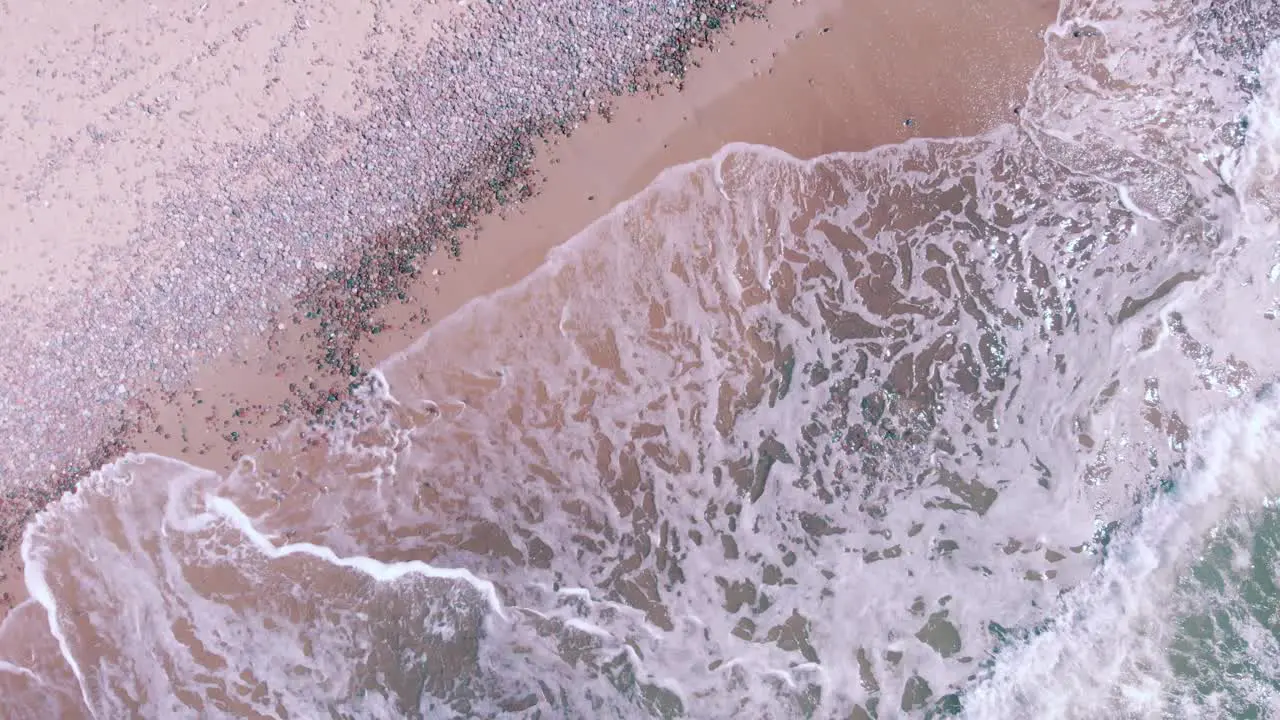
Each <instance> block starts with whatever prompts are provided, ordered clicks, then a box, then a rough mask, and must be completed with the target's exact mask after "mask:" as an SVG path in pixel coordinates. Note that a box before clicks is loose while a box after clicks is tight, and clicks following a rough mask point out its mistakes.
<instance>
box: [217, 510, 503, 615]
mask: <svg viewBox="0 0 1280 720" xmlns="http://www.w3.org/2000/svg"><path fill="white" fill-rule="evenodd" d="M205 502H206V503H207V504H208V506H209V509H210V510H212V511H213V512H215V513H217V514H218V515H220V516H221V517H222V518H224V519H226V520H227V521H228V522H230V523H231V525H232V526H233V527H235V528H236V530H238V531H240V533H241V534H243V535H244V536H245V538H246V539H248V540H249V542H250V543H251V544H252V545H253V546H254V547H255V548H257V549H258V550H259V551H260V552H262V553H263V554H264V555H266V556H267V557H270V558H282V557H286V556H288V555H295V554H296V555H308V556H311V557H315V558H319V559H320V560H324V561H325V562H328V563H329V564H331V565H336V566H338V567H345V568H351V569H352V570H358V571H360V572H362V573H364V574H365V575H368V576H369V577H371V578H373V579H374V580H375V581H376V582H395V581H397V580H399V579H401V578H403V577H405V576H407V575H421V576H423V577H429V578H439V579H442V580H461V581H463V582H465V583H467V584H469V585H471V587H473V588H475V590H476V592H479V593H480V594H481V595H483V596H484V598H485V600H486V601H487V602H488V604H489V608H490V609H491V610H493V612H494V613H495V614H497V615H498V616H499V617H501V618H502V619H504V620H506V619H507V614H506V612H505V611H504V610H503V606H502V600H501V598H499V597H498V591H497V588H495V587H494V585H493V583H491V582H489V581H488V580H485V579H483V578H480V577H477V576H476V575H475V574H474V573H472V572H471V571H470V570H466V569H462V568H440V567H436V566H434V565H429V564H427V563H424V562H421V561H419V560H410V561H406V562H394V563H385V562H381V561H379V560H376V559H374V558H371V557H340V556H339V555H338V554H337V553H335V552H334V551H333V550H331V549H330V548H327V547H324V546H322V545H315V544H312V543H305V542H304V543H287V544H284V545H279V546H277V545H275V544H274V543H272V542H271V540H270V539H269V538H268V537H267V536H265V535H263V534H262V533H261V532H259V531H258V530H257V528H255V527H254V526H253V523H252V521H250V520H249V517H248V516H247V515H245V514H244V512H243V511H241V510H240V508H239V507H238V506H237V505H236V504H235V503H233V502H231V501H230V500H228V499H226V498H223V497H218V496H217V495H213V494H207V495H205Z"/></svg>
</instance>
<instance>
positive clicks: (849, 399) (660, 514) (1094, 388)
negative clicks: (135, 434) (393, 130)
mask: <svg viewBox="0 0 1280 720" xmlns="http://www.w3.org/2000/svg"><path fill="white" fill-rule="evenodd" d="M1260 7H1263V6H1253V5H1250V4H1249V3H1247V2H1241V3H1237V4H1235V5H1230V6H1228V5H1224V4H1222V3H1200V4H1199V5H1194V6H1188V7H1185V8H1184V7H1179V8H1177V9H1170V8H1169V7H1168V6H1167V5H1166V4H1162V3H1142V2H1136V1H1134V0H1126V1H1125V2H1115V3H1108V2H1093V3H1087V4H1083V3H1082V4H1075V3H1070V2H1069V3H1067V4H1066V5H1065V6H1064V8H1063V12H1062V17H1063V18H1066V20H1064V22H1062V23H1061V24H1060V25H1059V26H1057V27H1055V28H1054V29H1053V30H1052V31H1051V32H1050V33H1049V35H1048V36H1047V38H1046V56H1045V61H1044V64H1043V65H1042V67H1041V68H1040V70H1039V71H1038V73H1037V76H1036V79H1035V81H1034V82H1033V84H1032V96H1031V100H1030V101H1029V102H1028V104H1027V105H1026V106H1025V107H1024V108H1023V109H1022V111H1021V115H1020V122H1019V125H1018V126H1017V127H1006V128H1002V129H999V130H997V131H994V132H992V133H990V134H988V135H985V136H982V137H977V138H971V139H963V140H955V141H945V142H943V141H935V142H912V143H909V144H906V145H901V146H893V147H885V148H880V149H878V150H875V151H872V152H869V153H859V154H842V155H831V156H826V157H822V158H818V159H816V160H814V161H811V162H799V161H797V160H795V159H793V158H790V157H787V156H785V155H783V154H782V153H780V152H777V151H775V150H772V149H770V148H765V147H758V146H730V147H728V148H726V149H725V150H723V151H722V152H720V153H719V154H717V155H716V156H715V157H714V158H710V159H708V160H705V161H702V162H698V163H694V164H691V165H688V166H682V167H678V168H673V169H671V170H669V171H667V172H666V173H664V174H663V175H662V176H661V177H660V178H659V179H658V180H656V181H655V182H654V183H653V185H651V186H650V187H649V188H648V189H646V190H645V191H644V192H642V193H641V194H640V195H638V196H637V197H635V198H633V199H632V200H630V201H628V202H627V203H625V204H624V205H622V206H620V207H619V208H617V209H616V210H615V211H614V212H612V213H611V214H610V215H609V216H607V217H605V218H603V219H601V220H600V221H599V222H597V223H596V224H594V225H593V226H592V227H591V228H589V229H588V230H587V231H586V232H584V233H583V234H582V235H580V236H578V237H576V238H573V239H572V240H570V241H569V242H568V243H566V244H565V245H564V246H562V247H561V248H559V249H557V250H556V251H555V252H554V253H553V255H552V257H551V258H550V259H549V260H548V262H547V264H546V265H545V266H544V267H542V268H541V269H539V270H538V271H537V272H536V273H535V274H534V275H533V276H531V277H530V278H527V279H526V280H524V281H522V282H521V283H520V284H518V285H517V286H515V287H513V288H510V289H507V290H505V291H502V292H500V293H497V294H496V295H494V296H491V297H488V298H483V299H480V300H478V301H475V302H473V303H471V304H470V305H468V306H467V307H465V308H464V309H463V310H462V311H460V312H458V313H457V314H455V315H454V316H451V317H450V318H447V319H446V320H445V321H443V322H442V323H440V324H439V325H438V326H437V327H436V328H434V329H433V330H432V331H431V332H430V333H428V334H427V335H426V336H425V337H423V338H422V339H421V340H420V341H419V343H418V344H417V345H416V346H415V347H413V348H411V349H410V350H409V351H407V352H405V353H403V354H402V355H401V356H399V357H397V358H395V359H393V360H392V361H390V362H388V363H386V364H385V365H384V366H383V367H382V368H380V369H379V371H378V372H376V373H374V374H373V375H371V377H370V379H369V382H368V386H367V388H366V389H365V391H364V393H363V399H362V401H361V402H360V403H357V404H355V405H353V406H352V407H351V408H349V409H348V412H347V413H346V414H345V415H344V416H343V417H342V419H341V420H340V421H339V422H338V423H337V424H336V425H335V426H334V427H330V428H328V429H326V430H322V431H316V430H310V431H307V430H299V429H294V430H292V431H291V432H289V433H287V434H285V435H283V436H282V437H281V439H280V442H279V446H278V447H277V448H276V449H275V450H274V451H273V452H271V453H266V454H264V455H261V456H259V457H256V458H252V459H249V460H246V461H244V462H243V463H242V465H241V467H240V468H238V469H237V471H236V472H234V473H232V474H230V475H229V476H227V477H218V476H217V475H215V474H213V473H210V472H207V471H204V470H201V469H199V468H194V467H190V466H187V465H184V464H182V463H178V462H176V461H173V460H170V459H166V458H160V457H155V456H135V457H131V458H127V459H126V460H123V461H121V462H119V463H117V464H116V465H114V466H112V467H109V468H106V469H104V470H103V471H102V472H101V473H99V474H98V475H96V476H95V477H94V478H92V479H91V480H90V481H89V482H87V483H86V484H85V487H84V489H82V490H81V492H80V493H79V494H78V495H76V496H74V497H68V498H66V499H64V500H63V501H61V502H60V503H59V504H57V505H56V506H54V507H52V508H50V509H49V510H48V511H46V512H45V513H44V514H42V515H41V516H40V517H39V518H38V519H37V520H36V521H35V522H34V523H33V525H32V527H31V528H30V530H29V532H28V534H27V536H26V539H25V543H24V547H23V553H24V558H25V560H26V563H27V571H26V572H27V575H26V579H27V584H28V587H29V589H30V590H31V591H32V597H33V600H32V601H30V602H29V603H28V604H27V605H25V606H23V607H22V608H21V609H20V610H18V611H17V612H15V613H14V614H13V615H11V618H10V620H8V621H7V622H6V624H5V625H4V627H3V628H0V660H3V662H4V663H5V664H0V691H3V692H4V693H6V694H5V695H4V697H5V698H6V700H5V704H6V716H13V717H49V716H51V714H53V715H57V714H70V713H74V712H76V709H77V708H79V711H80V712H82V713H83V711H84V708H85V707H87V708H89V709H91V711H92V714H94V715H96V716H97V717H103V718H105V717H124V716H142V717H169V716H174V717H178V716H204V717H224V716H229V717H291V718H298V717H452V716H457V717H476V716H478V717H501V716H507V717H681V716H686V717H727V716H730V715H733V714H737V715H741V716H745V717H823V718H826V717H838V718H847V717H854V718H863V717H881V718H888V717H922V716H931V715H934V716H936V715H940V714H965V715H968V716H970V717H977V718H1007V717H1063V718H1068V717H1270V716H1272V713H1273V712H1274V711H1276V710H1277V708H1280V695H1278V694H1277V688H1276V687H1275V681H1274V677H1276V675H1277V670H1280V667H1278V665H1280V663H1278V662H1277V652H1280V645H1278V644H1277V636H1276V631H1277V620H1276V619H1275V616H1274V612H1275V611H1274V608H1275V606H1276V605H1275V603H1276V600H1277V596H1280V592H1277V590H1276V589H1275V582H1276V580H1275V578H1276V567H1275V557H1274V556H1275V551H1276V544H1277V535H1278V533H1277V527H1280V525H1278V522H1280V521H1277V519H1276V514H1275V512H1276V511H1275V510H1274V508H1273V506H1272V500H1273V499H1274V498H1275V497H1276V495H1277V490H1280V474H1278V472H1280V465H1278V464H1277V460H1280V458H1277V457H1275V454H1276V451H1275V450H1273V447H1274V446H1275V445H1276V443H1275V440H1276V439H1277V438H1280V405H1277V401H1275V400H1274V399H1272V397H1271V393H1270V392H1269V391H1267V390H1266V388H1267V387H1269V383H1270V382H1271V381H1273V380H1274V379H1275V376H1276V361H1275V360H1274V358H1273V353H1272V352H1271V348H1272V347H1273V346H1274V337H1273V336H1274V334H1275V332H1276V324H1275V323H1276V320H1275V312H1276V310H1277V294H1276V290H1275V285H1274V283H1275V281H1276V280H1277V279H1280V270H1277V269H1276V268H1280V264H1278V263H1280V257H1277V244H1276V240H1277V237H1278V236H1280V233H1278V232H1277V230H1276V220H1275V212H1276V209H1277V207H1280V184H1278V182H1277V179H1276V171H1277V167H1278V165H1277V158H1278V157H1280V155H1278V154H1277V151H1280V124H1277V123H1276V122H1275V121H1274V120H1273V115H1274V109H1275V108H1278V107H1280V48H1272V49H1271V50H1270V51H1269V52H1268V53H1267V54H1265V55H1259V54H1258V53H1257V52H1254V50H1252V49H1250V47H1246V45H1248V44H1249V43H1253V46H1257V43H1258V42H1259V37H1260V36H1261V35H1264V34H1265V32H1266V26H1265V24H1262V23H1261V22H1260V21H1259V20H1258V19H1257V18H1254V19H1252V20H1251V19H1250V18H1251V16H1250V15H1249V13H1251V12H1255V13H1256V12H1262V10H1259V8H1260ZM1241 28H1244V29H1245V30H1247V31H1250V32H1253V33H1255V34H1254V35H1248V34H1244V33H1245V30H1241ZM1263 39H1265V37H1264V38H1263ZM1254 70H1256V72H1254ZM72 537H74V538H75V541H74V542H71V541H70V540H69V539H70V538H72ZM37 621H42V622H37Z"/></svg>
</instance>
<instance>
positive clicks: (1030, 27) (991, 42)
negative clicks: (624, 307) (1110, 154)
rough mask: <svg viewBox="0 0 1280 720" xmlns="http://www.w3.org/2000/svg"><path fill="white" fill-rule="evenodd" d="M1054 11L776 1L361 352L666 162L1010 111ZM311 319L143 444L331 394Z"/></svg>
mask: <svg viewBox="0 0 1280 720" xmlns="http://www.w3.org/2000/svg"><path fill="white" fill-rule="evenodd" d="M1055 9H1056V3H1051V2H1045V1H1043V0H1036V1H1035V2H1024V1H1021V0H977V1H975V2H970V3H965V4H963V6H961V5H960V4H949V5H947V6H945V7H941V6H938V4H937V3H931V2H927V1H926V0H905V1H904V2H898V3H895V4H893V5H892V6H889V5H887V4H879V5H876V6H874V7H866V6H865V4H863V3H857V4H855V3H851V2H840V1H839V0H807V1H806V2H803V3H795V4H793V3H791V2H789V1H787V2H778V3H775V4H774V5H773V6H772V8H771V9H770V12H769V18H768V21H767V22H753V23H747V24H744V25H742V26H740V27H737V28H734V29H733V30H732V31H731V32H729V33H728V34H727V36H726V39H725V41H724V42H722V44H721V46H720V47H719V49H718V50H717V51H715V52H714V53H711V54H708V55H706V56H705V57H704V58H703V60H702V63H701V67H700V68H698V69H697V70H695V71H694V72H693V73H692V74H691V75H690V77H689V78H688V80H687V83H686V86H685V88H684V90H683V91H682V92H679V93H676V92H673V91H668V92H666V93H664V94H663V95H662V96H661V97H657V98H646V97H641V96H638V95H637V96H630V97H624V98H622V99H621V100H619V101H618V102H617V103H616V105H615V106H614V108H613V110H612V113H611V122H604V121H602V120H600V119H598V118H596V119H593V120H591V121H590V122H588V123H586V124H585V125H583V126H582V127H580V128H579V129H578V130H577V131H576V132H574V134H573V135H572V136H570V137H569V138H568V139H564V140H561V141H559V142H558V143H557V144H556V145H555V146H554V147H551V148H549V149H546V150H544V151H542V152H540V155H539V156H538V158H537V159H536V161H535V163H534V170H535V173H536V175H537V176H538V177H539V178H540V188H541V192H540V193H539V194H538V195H536V196H535V197H533V198H532V199H530V200H527V201H525V202H524V203H522V204H521V205H519V206H518V207H516V208H514V209H509V210H508V211H507V212H506V214H505V215H504V216H500V217H499V216H494V217H489V218H487V219H485V220H484V221H483V224H482V228H481V229H480V231H479V232H478V234H477V235H476V236H475V237H472V238H470V239H469V240H468V241H467V242H466V243H465V244H464V246H463V249H462V254H461V257H460V258H456V259H455V258H452V257H449V256H448V255H447V254H445V253H438V254H436V255H435V256H433V257H432V258H431V259H430V261H429V262H428V263H427V264H426V265H425V266H424V267H423V272H422V274H421V276H420V277H419V278H418V279H417V280H416V281H415V282H414V284H413V285H412V287H411V288H410V293H409V296H408V298H407V301H406V302H405V303H402V304H393V305H392V306H389V307H387V308H385V309H384V310H383V311H381V312H380V320H381V321H382V322H383V323H385V329H384V330H383V331H382V332H380V333H378V334H377V335H376V336H372V337H369V338H366V339H365V340H364V341H363V343H362V345H361V346H360V347H359V348H358V349H359V351H360V355H361V357H362V359H364V360H365V361H366V364H372V363H376V362H380V361H382V360H384V359H385V358H387V357H389V356H390V355H392V354H394V353H396V352H398V351H400V350H402V349H403V348H405V347H407V346H408V345H410V344H411V343H412V342H413V341H414V340H416V339H417V338H418V337H419V336H420V335H421V333H422V332H423V331H424V330H425V328H426V327H427V326H429V324H430V322H431V321H433V320H436V319H439V318H442V317H444V316H445V315H447V314H449V313H450V312H452V311H453V310H455V309H457V308H458V307H460V306H461V305H462V304H463V303H465V302H466V301H467V300H469V299H471V298H474V297H477V296H480V295H484V294H487V293H489V292H492V291H494V290H496V289H499V288H501V287H504V286H506V285H509V284H511V283H512V282H514V281H516V280H518V279H519V278H521V277H523V276H524V275H526V274H528V273H529V272H530V271H531V270H533V269H534V268H535V267H537V266H538V265H539V264H540V263H541V262H542V260H543V259H544V257H545V256H546V253H547V252H548V251H549V250H550V249H551V248H553V247H554V246H556V245H558V244H559V243H561V242H563V241H565V240H566V239H568V238H569V237H571V236H572V235H574V234H575V233H577V232H578V231H580V230H582V229H583V228H584V227H586V226H587V225H588V224H589V223H590V222H591V221H592V220H594V219H595V218H597V217H599V216H600V215H601V214H603V213H604V212H607V211H608V210H609V209H610V208H611V207H613V206H614V205H616V204H617V203H618V202H620V201H622V200H624V199H626V198H627V197H629V196H630V195H633V194H634V193H636V192H637V191H639V190H640V189H642V188H643V187H644V186H645V185H646V184H648V182H650V180H652V178H653V177H654V176H655V175H656V174H657V173H658V172H659V171H661V170H662V169H664V168H666V167H669V166H671V165H674V164H679V163H683V162H688V161H691V160H695V159H698V158H701V157H706V156H708V155H710V154H712V153H713V152H714V151H715V150H717V149H718V148H719V147H721V146H723V145H724V144H726V143H728V142H733V141H746V142H757V143H767V144H771V145H774V146H777V147H780V148H782V149H784V150H786V151H788V152H791V153H792V154H795V155H798V156H801V157H809V156H814V155H818V154H823V153H827V152H832V151H837V150H861V149H867V148H870V147H873V146H876V145H880V144H884V143H891V142H897V141H901V140H903V139H905V138H907V137H912V136H924V137H943V136H955V135H968V134H973V133H976V132H980V131H982V130H984V129H987V128H990V127H992V126H994V125H996V124H999V123H1002V122H1008V121H1012V119H1013V118H1014V114H1013V111H1014V108H1015V107H1016V106H1017V103H1018V102H1020V101H1021V97H1022V93H1023V91H1024V88H1025V86H1026V82H1027V80H1028V79H1029V77H1030V73H1031V71H1032V70H1033V69H1034V67H1035V66H1036V64H1037V62H1038V61H1039V58H1040V52H1041V49H1042V47H1043V45H1042V41H1041V38H1040V35H1041V32H1042V31H1043V29H1044V27H1045V26H1046V25H1047V24H1049V23H1050V22H1051V21H1052V20H1053V15H1054V11H1055ZM317 41H322V40H321V39H320V38H319V37H317ZM227 102H232V100H231V99H228V100H227ZM232 114H233V113H232ZM228 116H229V117H230V114H229V115H228ZM908 119H910V120H911V123H910V124H909V125H908V124H905V123H904V121H906V120H908ZM10 250H11V249H10V248H5V252H9V251H10ZM19 257H21V256H19ZM35 262H36V266H34V267H40V268H44V267H46V266H41V265H39V263H40V262H45V261H43V260H38V259H37V260H36V261H35ZM42 271H43V270H36V271H35V272H33V273H31V275H32V276H35V275H38V274H39V272H42ZM23 274H24V275H26V274H27V273H23ZM10 282H12V281H10ZM424 311H425V312H424ZM427 312H429V315H427V314H426V313H427ZM309 332H314V328H313V327H312V326H309V325H306V324H300V325H292V324H287V325H282V326H281V327H280V328H277V329H276V330H274V331H273V332H271V333H269V337H267V336H253V337H247V338H244V340H243V344H242V346H241V347H240V348H237V350H236V351H235V352H233V353H230V354H228V355H224V356H223V357H222V358H221V359H219V360H218V361H216V362H214V363H213V364H210V365H208V366H206V367H204V368H203V369H200V370H199V371H198V372H197V373H196V374H195V376H194V381H193V382H192V383H191V386H190V387H189V388H188V389H186V390H184V391H181V392H178V393H176V394H172V395H169V396H166V397H150V398H146V408H148V409H147V411H146V415H147V417H148V420H147V422H146V423H145V425H143V426H141V427H140V428H139V429H138V431H137V432H135V433H133V434H132V436H131V437H130V438H129V443H130V445H131V446H132V447H134V448H135V449H137V450H140V451H149V452H156V453H161V454H164V455H169V456H173V457H177V458H181V459H183V460H186V461H188V462H191V463H193V464H196V465H200V466H203V467H208V468H214V469H219V470H225V469H228V468H229V467H230V465H231V464H232V463H233V462H234V459H235V458H236V457H238V456H239V455H240V454H242V453H245V452H252V450H253V449H254V448H255V447H257V446H259V445H260V444H261V443H264V442H267V441H269V440H270V439H271V438H272V437H273V435H274V434H276V433H278V432H279V430H278V426H279V425H280V424H282V423H283V422H284V421H287V420H288V419H290V418H291V417H296V415H297V410H296V409H293V408H291V409H290V410H288V411H286V410H284V409H283V408H285V407H286V404H287V403H289V402H290V401H291V399H292V398H293V397H294V393H293V392H291V390H290V387H289V386H290V384H291V383H292V384H294V385H295V386H302V385H309V384H312V383H315V384H316V385H317V388H318V389H320V390H321V391H323V390H324V388H325V387H327V384H333V383H334V382H336V381H337V379H335V378H334V377H332V376H325V375H324V374H323V373H322V372H320V371H318V370H316V368H315V366H314V364H313V354H312V352H311V348H312V347H313V339H312V338H308V337H306V336H305V335H306V333H309ZM15 551H16V548H10V549H9V550H7V551H6V552H5V554H4V556H3V558H2V559H0V572H5V573H7V574H8V579H7V580H4V581H3V583H2V584H0V591H3V592H5V593H7V595H6V596H5V598H6V601H5V602H0V612H2V611H3V610H4V609H5V608H6V606H12V605H13V604H16V603H17V602H20V601H21V600H22V599H23V597H24V596H25V589H24V588H23V587H22V585H21V583H20V581H19V578H17V575H18V574H19V571H18V558H17V556H16V552H15Z"/></svg>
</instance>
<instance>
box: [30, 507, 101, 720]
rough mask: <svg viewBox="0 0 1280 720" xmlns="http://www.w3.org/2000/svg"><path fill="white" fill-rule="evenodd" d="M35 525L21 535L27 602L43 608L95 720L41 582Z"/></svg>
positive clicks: (48, 592)
mask: <svg viewBox="0 0 1280 720" xmlns="http://www.w3.org/2000/svg"><path fill="white" fill-rule="evenodd" d="M46 512H48V511H46ZM37 523H38V520H37V521H34V522H32V523H31V524H30V525H28V526H27V529H26V531H25V532H24V533H23V534H22V551H21V552H22V565H23V568H22V577H23V581H24V582H25V583H26V586H27V593H28V594H29V595H30V596H31V599H33V600H35V601H36V602H37V603H39V604H40V606H41V607H43V608H44V612H45V616H46V617H48V619H49V632H50V634H52V635H53V637H54V639H55V640H57V642H58V649H59V651H61V653H62V658H63V659H64V660H65V661H66V662H67V666H68V667H70V668H71V672H72V674H74V675H75V678H76V682H78V683H79V684H80V696H81V698H82V699H83V700H84V705H85V707H86V708H88V709H89V713H90V715H91V716H92V717H94V718H96V717H97V716H98V715H97V712H96V711H95V710H94V703H93V702H92V701H91V700H90V698H89V689H88V687H87V686H86V685H85V680H84V673H83V672H82V671H81V670H80V663H78V662H76V657H75V654H74V653H73V652H72V651H71V643H70V642H68V640H67V635H66V633H64V632H63V629H62V623H61V622H60V621H59V620H58V600H57V598H56V597H54V594H53V591H52V590H51V589H50V588H49V583H48V582H47V581H46V580H45V577H44V572H45V565H44V559H43V558H40V557H37V555H36V550H35V546H34V543H33V537H34V534H35V528H36V527H37Z"/></svg>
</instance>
